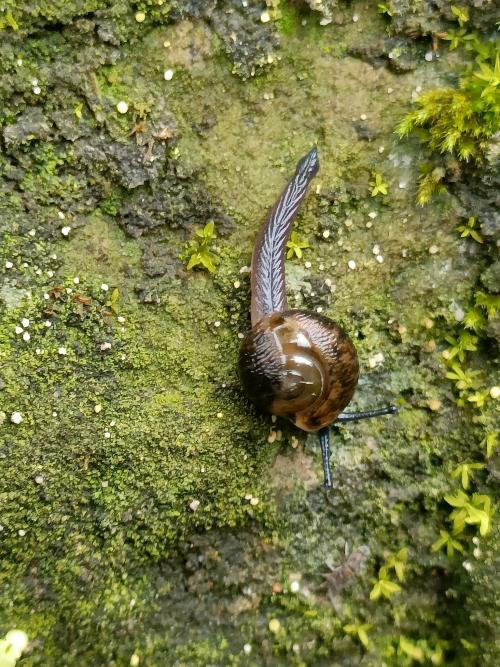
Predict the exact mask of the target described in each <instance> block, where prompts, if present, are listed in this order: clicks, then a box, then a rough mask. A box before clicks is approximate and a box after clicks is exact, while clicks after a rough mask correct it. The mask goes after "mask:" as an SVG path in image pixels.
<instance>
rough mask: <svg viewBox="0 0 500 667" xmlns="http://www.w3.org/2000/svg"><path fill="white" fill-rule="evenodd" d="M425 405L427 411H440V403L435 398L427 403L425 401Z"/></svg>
mask: <svg viewBox="0 0 500 667" xmlns="http://www.w3.org/2000/svg"><path fill="white" fill-rule="evenodd" d="M427 405H428V406H429V410H431V411H432V412H439V411H440V410H441V406H442V403H441V401H440V400H439V399H437V398H431V399H430V400H429V401H427Z"/></svg>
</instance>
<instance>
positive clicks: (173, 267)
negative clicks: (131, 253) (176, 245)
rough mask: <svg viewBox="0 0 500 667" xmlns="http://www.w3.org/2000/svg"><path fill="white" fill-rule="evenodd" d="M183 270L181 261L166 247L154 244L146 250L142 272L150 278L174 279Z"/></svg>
mask: <svg viewBox="0 0 500 667" xmlns="http://www.w3.org/2000/svg"><path fill="white" fill-rule="evenodd" d="M181 268H182V263H181V262H180V260H179V259H178V258H177V257H176V256H175V255H174V254H173V253H172V251H171V250H170V249H169V248H167V247H166V246H165V245H161V244H160V243H157V242H155V243H152V244H150V245H147V246H146V247H145V249H144V255H143V258H142V270H143V271H144V273H145V274H146V276H148V278H156V277H159V276H166V277H169V278H172V277H174V276H175V275H176V274H177V273H178V272H179V270H180V269H181Z"/></svg>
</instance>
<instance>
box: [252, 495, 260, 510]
mask: <svg viewBox="0 0 500 667" xmlns="http://www.w3.org/2000/svg"><path fill="white" fill-rule="evenodd" d="M258 504H259V499H258V498H254V497H253V496H252V498H250V505H252V506H253V507H255V505H258Z"/></svg>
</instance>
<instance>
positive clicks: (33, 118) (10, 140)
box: [3, 107, 52, 147]
mask: <svg viewBox="0 0 500 667" xmlns="http://www.w3.org/2000/svg"><path fill="white" fill-rule="evenodd" d="M51 129H52V126H51V123H50V121H49V120H48V119H47V117H46V116H45V115H44V113H43V111H42V109H40V108H39V107H28V108H27V109H26V110H25V111H24V112H23V113H22V114H20V115H19V116H18V117H17V118H16V122H15V123H12V124H11V125H7V126H6V127H5V129H4V131H3V137H4V140H5V144H6V146H7V147H14V146H19V145H20V144H25V143H28V142H30V141H35V140H38V141H40V140H45V139H48V138H49V137H50V135H51Z"/></svg>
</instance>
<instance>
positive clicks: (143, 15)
mask: <svg viewBox="0 0 500 667" xmlns="http://www.w3.org/2000/svg"><path fill="white" fill-rule="evenodd" d="M135 20H136V21H137V23H143V22H144V21H145V20H146V13H145V12H136V14H135Z"/></svg>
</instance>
